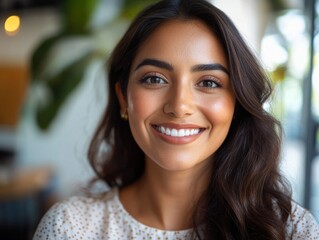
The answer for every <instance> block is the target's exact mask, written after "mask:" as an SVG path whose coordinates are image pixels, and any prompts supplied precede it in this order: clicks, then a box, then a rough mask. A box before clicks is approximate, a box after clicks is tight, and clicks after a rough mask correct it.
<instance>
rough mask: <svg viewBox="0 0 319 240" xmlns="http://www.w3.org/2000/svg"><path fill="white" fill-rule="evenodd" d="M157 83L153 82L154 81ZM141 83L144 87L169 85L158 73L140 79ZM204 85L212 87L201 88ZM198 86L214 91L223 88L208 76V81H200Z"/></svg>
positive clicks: (217, 81)
mask: <svg viewBox="0 0 319 240" xmlns="http://www.w3.org/2000/svg"><path fill="white" fill-rule="evenodd" d="M154 80H155V81H156V82H152V81H154ZM140 83H141V84H144V85H149V86H152V85H153V86H154V85H155V86H156V85H164V84H167V83H168V81H167V80H166V79H165V78H164V77H163V76H161V75H159V74H158V73H154V74H147V75H145V76H144V77H142V78H141V79H140ZM203 83H206V84H208V83H209V85H210V86H201V85H202V84H203ZM196 86H198V87H200V88H207V89H214V88H220V87H222V84H221V83H220V81H219V80H218V79H216V78H214V77H211V76H208V77H207V78H206V79H203V80H200V81H199V82H198V83H197V84H196Z"/></svg>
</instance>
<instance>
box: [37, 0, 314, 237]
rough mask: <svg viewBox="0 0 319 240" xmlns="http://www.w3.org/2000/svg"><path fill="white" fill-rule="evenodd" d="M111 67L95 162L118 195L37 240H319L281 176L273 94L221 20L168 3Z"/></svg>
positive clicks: (66, 216) (123, 45) (43, 226)
mask: <svg viewBox="0 0 319 240" xmlns="http://www.w3.org/2000/svg"><path fill="white" fill-rule="evenodd" d="M108 67H109V71H108V80H109V93H108V94H109V101H108V106H107V109H106V113H105V115H104V117H103V119H102V121H101V124H100V125H99V127H98V129H97V132H96V134H95V136H94V138H93V141H92V143H91V146H90V149H89V159H90V162H91V165H92V167H93V169H94V170H95V172H96V174H97V176H98V178H99V179H102V180H103V181H104V182H105V183H107V185H108V186H110V187H111V188H112V189H111V190H110V191H109V192H108V193H105V194H102V196H99V197H90V198H83V197H74V198H71V199H70V200H68V201H66V202H64V203H60V204H57V205H55V206H54V207H53V208H52V209H51V210H50V212H49V213H48V214H47V215H46V216H45V217H44V219H43V220H42V222H41V223H40V226H39V227H38V230H37V232H36V234H35V239H45V238H47V237H48V238H49V239H52V238H57V239H81V238H83V239H318V236H319V230H318V225H317V224H316V223H315V220H314V218H313V217H312V216H311V214H310V213H308V212H307V211H306V210H304V209H302V208H301V207H300V206H298V205H296V204H295V203H293V202H292V201H291V197H290V193H289V191H288V189H287V187H286V184H285V181H284V179H283V177H282V176H281V175H280V173H279V171H278V163H279V154H280V124H279V123H278V122H277V121H276V120H275V119H274V118H273V117H271V116H270V115H269V114H268V113H267V112H266V111H264V109H263V104H264V103H265V102H266V100H267V99H268V97H269V96H270V93H271V88H270V83H269V81H268V79H267V77H266V75H265V73H264V72H263V70H262V68H261V67H260V65H259V64H258V61H257V60H256V59H255V58H254V56H253V54H252V53H251V52H250V50H249V49H248V47H247V45H246V44H245V43H244V41H243V40H242V38H241V36H240V34H239V33H238V31H237V29H236V28H235V27H234V25H233V23H232V22H231V21H230V20H229V18H228V17H227V16H226V15H225V14H224V13H223V12H221V11H220V10H218V9H217V8H215V7H214V6H212V5H210V4H209V3H208V2H206V1H203V0H197V1H191V0H181V1H167V0H164V1H160V2H158V3H157V4H154V5H152V6H150V7H148V8H147V9H145V10H144V11H143V12H141V13H140V14H139V15H138V16H137V18H136V19H135V20H134V21H133V23H132V24H131V26H130V27H129V29H128V30H127V32H126V34H125V35H124V37H123V38H122V39H121V41H120V42H119V44H118V45H117V46H116V48H115V50H114V51H113V54H112V56H111V58H110V62H109V66H108ZM105 146H107V148H106V147H105ZM105 149H106V151H105Z"/></svg>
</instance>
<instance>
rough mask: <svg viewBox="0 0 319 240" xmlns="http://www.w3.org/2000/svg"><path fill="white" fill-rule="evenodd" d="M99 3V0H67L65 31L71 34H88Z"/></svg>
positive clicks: (65, 6)
mask: <svg viewBox="0 0 319 240" xmlns="http://www.w3.org/2000/svg"><path fill="white" fill-rule="evenodd" d="M97 3H98V0H65V2H64V26H65V29H64V31H65V32H67V33H69V34H86V33H87V32H88V30H89V29H88V23H89V22H90V20H91V17H92V15H93V13H94V10H95V8H96V7H97Z"/></svg>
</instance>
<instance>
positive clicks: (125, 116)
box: [121, 109, 128, 121]
mask: <svg viewBox="0 0 319 240" xmlns="http://www.w3.org/2000/svg"><path fill="white" fill-rule="evenodd" d="M121 118H122V119H123V120H125V121H127V120H128V113H127V109H125V111H122V110H121Z"/></svg>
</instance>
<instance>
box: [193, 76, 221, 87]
mask: <svg viewBox="0 0 319 240" xmlns="http://www.w3.org/2000/svg"><path fill="white" fill-rule="evenodd" d="M202 83H209V84H210V86H200V85H201V84H202ZM196 85H197V86H198V87H203V88H220V87H222V84H221V83H220V81H219V80H218V79H216V78H207V79H203V80H201V81H200V82H199V83H197V84H196Z"/></svg>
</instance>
